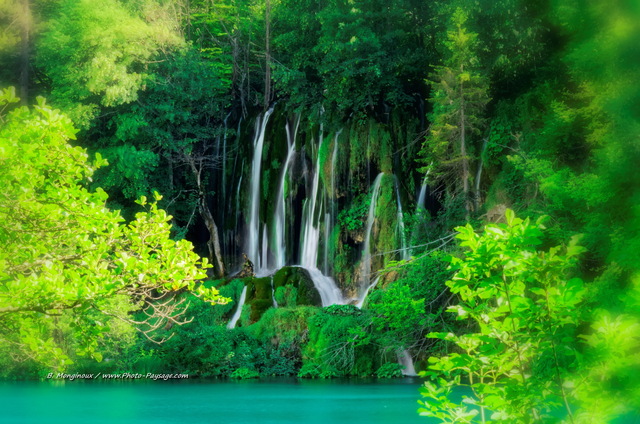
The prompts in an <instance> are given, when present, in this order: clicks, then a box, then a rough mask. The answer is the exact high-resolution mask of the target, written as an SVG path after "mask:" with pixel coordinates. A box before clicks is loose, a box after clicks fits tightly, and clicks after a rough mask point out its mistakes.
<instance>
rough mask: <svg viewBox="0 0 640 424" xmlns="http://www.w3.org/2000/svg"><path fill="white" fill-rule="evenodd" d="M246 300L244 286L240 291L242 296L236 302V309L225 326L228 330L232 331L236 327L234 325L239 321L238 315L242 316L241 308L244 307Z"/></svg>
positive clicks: (245, 287) (245, 288)
mask: <svg viewBox="0 0 640 424" xmlns="http://www.w3.org/2000/svg"><path fill="white" fill-rule="evenodd" d="M246 298H247V286H244V288H243V289H242V294H241V295H240V300H238V307H237V308H236V311H235V312H234V314H233V317H231V321H229V324H227V328H228V329H232V328H235V327H236V323H237V322H238V320H239V319H240V314H242V307H243V306H244V301H245V299H246Z"/></svg>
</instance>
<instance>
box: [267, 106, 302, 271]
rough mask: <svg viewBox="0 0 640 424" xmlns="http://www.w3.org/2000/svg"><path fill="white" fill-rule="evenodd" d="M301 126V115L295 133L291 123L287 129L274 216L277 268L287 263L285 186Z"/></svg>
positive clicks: (297, 120)
mask: <svg viewBox="0 0 640 424" xmlns="http://www.w3.org/2000/svg"><path fill="white" fill-rule="evenodd" d="M299 125H300V115H298V117H297V119H296V124H295V126H294V128H293V132H292V131H291V128H290V127H289V123H287V126H286V127H285V129H286V132H287V159H286V161H285V163H284V167H283V168H282V174H281V175H280V185H279V186H278V195H277V198H276V200H277V202H278V203H277V205H276V210H275V215H274V219H273V220H274V227H275V249H274V250H275V262H276V263H275V266H276V268H282V267H283V266H285V265H286V262H287V251H286V242H285V240H286V239H285V238H286V232H285V225H286V222H287V220H286V207H285V194H284V186H285V182H286V178H287V171H288V170H289V166H290V164H291V160H292V159H293V156H294V154H295V144H296V134H297V131H298V126H299Z"/></svg>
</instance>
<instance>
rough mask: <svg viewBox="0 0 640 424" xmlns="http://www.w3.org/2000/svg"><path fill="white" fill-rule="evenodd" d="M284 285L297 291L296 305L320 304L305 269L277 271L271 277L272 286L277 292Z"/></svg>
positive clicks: (292, 268)
mask: <svg viewBox="0 0 640 424" xmlns="http://www.w3.org/2000/svg"><path fill="white" fill-rule="evenodd" d="M286 285H291V286H292V287H294V288H295V289H296V290H297V296H296V298H297V300H296V303H297V304H298V305H312V306H319V305H321V304H322V301H321V299H320V294H319V293H318V290H316V288H315V286H314V285H313V281H312V280H311V278H310V277H309V274H308V273H307V271H306V270H305V269H303V268H300V267H284V268H281V269H279V270H278V271H277V272H276V273H275V274H274V276H273V286H274V288H275V289H276V290H278V288H280V287H285V286H286Z"/></svg>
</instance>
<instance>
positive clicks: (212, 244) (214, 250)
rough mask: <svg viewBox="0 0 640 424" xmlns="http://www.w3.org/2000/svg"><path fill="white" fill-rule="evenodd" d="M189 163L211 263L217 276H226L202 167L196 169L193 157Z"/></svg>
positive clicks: (190, 157)
mask: <svg viewBox="0 0 640 424" xmlns="http://www.w3.org/2000/svg"><path fill="white" fill-rule="evenodd" d="M186 159H187V162H188V163H189V165H190V166H191V171H192V172H193V176H194V177H195V179H196V186H197V188H198V211H199V212H200V216H201V217H202V219H203V220H204V225H205V226H206V227H207V231H209V240H207V248H208V249H209V261H210V262H211V264H212V265H213V266H214V271H215V273H216V276H218V277H222V276H224V262H223V261H222V249H221V248H220V237H219V235H218V226H217V225H216V221H215V220H214V219H213V214H212V213H211V209H209V205H208V204H207V196H206V195H205V192H204V189H203V187H202V178H201V174H202V166H200V167H199V168H198V167H196V161H195V159H194V158H193V156H187V157H186Z"/></svg>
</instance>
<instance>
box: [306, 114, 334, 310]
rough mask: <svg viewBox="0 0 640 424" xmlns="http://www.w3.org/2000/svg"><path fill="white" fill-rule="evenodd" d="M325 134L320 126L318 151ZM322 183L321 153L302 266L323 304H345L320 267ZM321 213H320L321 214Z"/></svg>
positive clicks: (308, 209)
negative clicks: (319, 203)
mask: <svg viewBox="0 0 640 424" xmlns="http://www.w3.org/2000/svg"><path fill="white" fill-rule="evenodd" d="M322 141H323V134H322V125H321V126H320V143H319V144H318V152H320V148H321V147H322ZM319 184H320V154H319V153H318V154H317V158H316V166H315V169H314V175H313V183H312V186H311V187H312V188H311V196H310V197H308V198H307V203H306V204H305V210H304V213H305V215H306V216H305V218H304V220H303V224H302V225H303V229H302V231H301V234H302V240H301V243H302V249H301V252H302V253H301V255H300V266H301V267H303V268H305V269H306V270H307V271H308V272H309V275H310V276H311V279H312V280H313V284H314V286H315V287H316V289H318V292H319V293H320V298H321V299H322V306H328V305H333V304H336V303H337V304H343V303H344V299H343V298H342V293H341V292H340V289H339V288H338V286H337V285H336V282H335V281H334V280H333V278H331V277H329V276H326V275H324V274H323V273H322V272H321V271H320V270H319V269H318V264H317V261H318V244H319V243H320V222H319V221H320V218H319V217H318V222H314V218H315V216H316V203H317V198H318V187H319ZM319 215H320V214H318V216H319Z"/></svg>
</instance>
